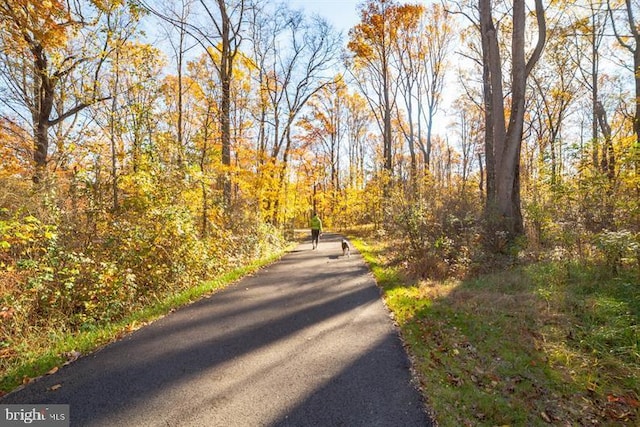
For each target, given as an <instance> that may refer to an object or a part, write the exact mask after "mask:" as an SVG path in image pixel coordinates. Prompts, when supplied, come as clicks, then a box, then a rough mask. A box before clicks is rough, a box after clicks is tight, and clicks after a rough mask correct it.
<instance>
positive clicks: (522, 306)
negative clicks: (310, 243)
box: [352, 221, 640, 426]
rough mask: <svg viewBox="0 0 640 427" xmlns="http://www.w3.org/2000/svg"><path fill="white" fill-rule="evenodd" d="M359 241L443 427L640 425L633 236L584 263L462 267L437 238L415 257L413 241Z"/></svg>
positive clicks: (358, 235)
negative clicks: (629, 241)
mask: <svg viewBox="0 0 640 427" xmlns="http://www.w3.org/2000/svg"><path fill="white" fill-rule="evenodd" d="M403 224H405V226H406V224H407V222H406V221H403ZM352 235H353V236H354V240H355V246H356V247H357V248H358V249H359V250H360V252H361V253H362V254H363V256H364V258H365V259H366V261H367V262H368V263H369V265H370V266H371V268H372V270H373V272H374V274H375V276H376V278H377V280H378V283H379V285H380V286H381V288H382V289H383V293H384V299H385V301H386V304H387V306H388V307H389V309H390V311H391V312H392V314H393V317H394V319H395V321H396V322H397V324H398V325H399V327H400V328H401V331H402V336H403V339H404V341H405V344H406V346H407V348H408V351H409V353H410V355H411V357H412V359H413V363H414V368H415V371H416V375H417V377H418V378H419V382H420V386H421V390H422V392H423V394H424V396H425V400H426V402H427V405H428V407H429V408H430V410H432V411H433V413H434V417H435V419H436V420H437V423H438V425H440V426H460V425H465V426H478V425H486V426H495V425H528V426H535V425H550V424H552V425H638V422H640V397H639V396H640V329H639V326H638V325H639V322H638V320H639V319H640V294H639V293H638V286H639V284H640V268H639V267H640V266H638V265H637V259H636V256H635V255H636V254H634V253H626V252H625V253H623V252H621V251H619V249H620V248H622V247H624V245H620V241H621V240H624V236H622V237H621V236H611V235H609V234H606V235H605V236H604V237H603V235H602V234H600V235H599V236H596V237H594V238H593V239H592V240H591V243H588V242H583V243H582V255H579V254H577V253H576V252H572V251H570V250H568V248H567V247H564V248H559V247H556V248H554V249H547V250H542V249H541V248H537V250H536V251H532V250H530V249H529V250H528V249H527V248H526V247H524V246H522V247H520V248H518V247H515V246H513V245H512V246H510V247H509V250H508V251H507V253H504V254H501V255H487V252H482V251H478V252H477V253H474V251H473V250H463V251H459V252H457V255H456V251H455V250H454V247H455V246H456V243H455V242H454V240H453V239H446V238H439V239H436V240H434V241H433V242H432V243H431V244H428V245H425V246H423V248H425V249H426V250H428V251H429V252H430V254H427V255H426V256H425V255H424V254H422V255H421V256H419V257H416V256H415V255H416V253H415V249H416V247H412V246H411V243H410V241H411V239H410V238H408V237H407V235H406V233H400V235H398V234H394V233H388V232H380V231H377V232H373V231H368V232H362V231H358V232H353V233H352ZM606 239H609V240H610V241H609V245H608V246H607V245H606V244H603V242H602V240H606ZM613 240H615V241H617V242H618V243H614V242H613ZM587 247H588V248H589V250H586V248H587ZM612 247H615V250H613V249H612ZM632 247H635V246H632ZM611 252H614V253H615V256H611ZM586 253H589V254H590V255H589V256H585V255H584V254H586ZM627 255H628V256H627Z"/></svg>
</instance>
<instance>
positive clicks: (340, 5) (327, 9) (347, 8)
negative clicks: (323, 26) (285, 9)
mask: <svg viewBox="0 0 640 427" xmlns="http://www.w3.org/2000/svg"><path fill="white" fill-rule="evenodd" d="M361 2H362V0H288V1H287V2H286V3H287V4H288V5H289V6H291V7H292V8H294V9H304V10H305V11H307V12H308V13H312V14H315V13H317V14H318V15H320V16H322V17H324V18H326V19H327V21H329V22H330V23H331V24H332V25H333V26H334V27H335V28H336V30H338V31H342V33H343V34H344V35H345V36H346V35H347V32H348V31H349V29H350V28H351V27H353V26H354V25H356V24H357V23H358V21H359V20H360V14H359V12H358V5H359V4H360V3H361Z"/></svg>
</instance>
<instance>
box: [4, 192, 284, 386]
mask: <svg viewBox="0 0 640 427" xmlns="http://www.w3.org/2000/svg"><path fill="white" fill-rule="evenodd" d="M14 194H17V192H16V193H14ZM152 196H155V195H154V194H152V193H140V194H137V197H135V198H134V197H131V198H130V199H129V200H128V201H125V203H127V204H125V205H123V207H122V208H121V210H120V212H108V211H104V210H98V209H96V210H95V211H92V210H91V209H90V207H89V208H87V209H86V210H84V211H82V212H75V213H76V214H77V216H78V217H77V218H72V217H70V216H71V215H72V214H73V213H74V210H73V209H70V210H68V211H66V212H65V213H63V212H62V211H60V210H58V208H57V207H56V205H55V204H54V205H52V206H45V207H42V206H38V205H31V206H29V205H23V206H22V207H20V208H15V209H11V208H0V396H1V395H3V394H5V393H7V392H9V391H11V390H13V389H14V388H16V387H18V386H20V385H21V384H26V383H28V382H30V381H32V380H33V379H34V378H37V377H38V376H41V375H43V374H45V373H47V372H52V371H55V370H57V367H59V366H60V365H61V364H64V363H66V362H69V361H72V360H75V359H77V358H78V357H79V356H80V355H81V354H85V353H87V352H90V351H93V350H95V349H96V348H97V347H99V346H101V345H104V344H106V343H108V342H111V341H113V340H115V339H117V338H119V337H121V336H122V335H124V334H126V333H128V332H130V331H132V330H135V329H137V328H139V327H141V326H143V325H144V324H146V323H148V322H149V321H151V320H153V319H155V318H157V317H159V316H162V315H164V314H166V313H168V312H169V311H170V310H172V309H174V308H176V307H179V306H181V305H184V304H187V303H189V302H191V301H194V300H196V299H198V298H200V297H202V296H203V295H206V294H209V293H211V292H215V291H216V290H217V289H220V288H221V287H223V286H225V285H226V284H228V283H231V282H233V281H235V280H236V279H238V278H239V277H242V276H243V275H245V274H248V273H250V272H252V271H254V270H256V269H258V268H259V267H260V266H262V265H264V264H266V263H268V262H271V261H273V260H274V259H275V258H277V257H279V256H280V255H282V254H283V253H284V252H285V249H286V247H287V245H288V243H287V241H286V240H285V239H284V237H283V234H282V232H280V231H278V230H276V229H275V228H273V227H270V226H268V225H265V224H263V223H260V222H258V221H255V220H254V219H252V218H251V217H250V216H248V215H245V216H240V215H238V216H236V217H235V218H234V222H233V226H229V227H220V226H213V225H212V226H211V227H210V230H208V235H207V236H206V237H203V236H202V233H201V231H200V230H199V228H198V223H197V222H196V221H195V220H194V215H193V214H192V213H191V212H190V210H189V208H188V207H186V206H185V204H182V203H180V202H179V201H177V200H174V201H173V202H172V201H171V200H170V199H169V198H167V199H164V200H159V199H157V198H155V197H152ZM78 223H81V224H82V227H74V226H73V224H78Z"/></svg>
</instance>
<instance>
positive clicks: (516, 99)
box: [479, 0, 546, 239]
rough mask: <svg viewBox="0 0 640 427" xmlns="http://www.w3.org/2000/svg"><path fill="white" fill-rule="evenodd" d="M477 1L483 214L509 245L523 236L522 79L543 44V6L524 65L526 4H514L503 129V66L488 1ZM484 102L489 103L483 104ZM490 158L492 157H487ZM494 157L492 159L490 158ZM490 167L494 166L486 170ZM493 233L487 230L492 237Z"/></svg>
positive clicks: (538, 7) (522, 1) (539, 6)
mask: <svg viewBox="0 0 640 427" xmlns="http://www.w3.org/2000/svg"><path fill="white" fill-rule="evenodd" d="M479 1H480V30H481V35H482V47H483V62H484V66H485V68H484V76H485V82H484V94H485V107H486V108H487V111H486V119H485V120H486V124H487V128H486V134H485V148H486V149H487V187H488V193H487V213H488V214H489V215H490V219H491V221H490V223H491V224H493V225H498V226H499V229H500V230H501V231H504V232H506V233H507V235H508V238H509V239H513V238H515V236H517V235H520V234H522V233H523V231H524V224H523V219H522V212H521V209H520V153H521V148H522V135H523V129H524V115H525V90H526V82H527V76H528V74H529V73H530V72H531V69H532V68H533V66H534V65H535V63H536V62H537V61H538V59H539V58H540V55H541V54H542V48H543V46H544V43H545V40H546V35H545V33H546V26H545V21H544V9H543V7H542V0H536V15H537V19H538V43H537V45H536V48H535V49H534V51H533V53H532V56H531V58H530V59H529V61H526V59H525V24H526V7H525V0H513V20H512V23H513V29H512V31H513V33H512V40H511V49H512V51H511V60H512V64H511V111H510V114H509V126H508V128H506V126H505V124H506V119H505V108H504V101H503V99H504V91H503V87H502V72H501V68H502V60H501V58H500V52H499V47H498V36H497V33H496V29H495V26H494V23H493V17H492V16H491V1H490V0H479ZM487 97H488V99H487ZM491 153H493V156H492V154H491ZM492 157H493V158H492ZM490 162H493V165H490ZM491 168H493V169H494V176H495V189H494V190H495V192H494V191H492V190H489V185H490V182H491V179H492V178H491V173H490V172H489V171H490V169H491ZM493 231H496V230H489V232H493Z"/></svg>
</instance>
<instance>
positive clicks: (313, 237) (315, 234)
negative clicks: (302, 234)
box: [311, 229, 320, 249]
mask: <svg viewBox="0 0 640 427" xmlns="http://www.w3.org/2000/svg"><path fill="white" fill-rule="evenodd" d="M319 237H320V230H314V229H312V230H311V244H312V245H313V248H314V249H315V248H317V247H318V238H319Z"/></svg>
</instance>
